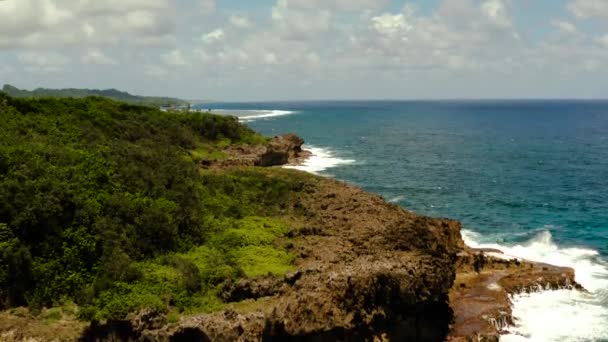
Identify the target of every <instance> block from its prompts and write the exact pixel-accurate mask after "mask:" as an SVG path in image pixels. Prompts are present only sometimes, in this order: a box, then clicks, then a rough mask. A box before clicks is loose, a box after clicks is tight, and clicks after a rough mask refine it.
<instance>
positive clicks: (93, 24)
mask: <svg viewBox="0 0 608 342" xmlns="http://www.w3.org/2000/svg"><path fill="white" fill-rule="evenodd" d="M174 30H175V13H174V8H173V6H172V4H171V3H170V2H169V1H168V0H79V1H73V0H3V1H0V48H2V47H8V48H14V47H16V48H48V47H58V46H76V47H94V46H99V45H107V44H113V45H116V44H118V43H119V42H125V41H129V42H130V43H131V44H134V45H137V44H139V42H142V41H144V40H147V39H150V38H151V37H158V36H167V35H169V34H171V33H172V32H173V31H174Z"/></svg>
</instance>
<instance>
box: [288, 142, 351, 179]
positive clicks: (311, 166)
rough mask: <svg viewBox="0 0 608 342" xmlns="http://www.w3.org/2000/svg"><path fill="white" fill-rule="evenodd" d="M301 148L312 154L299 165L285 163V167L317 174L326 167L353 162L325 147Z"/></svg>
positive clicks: (326, 168)
mask: <svg viewBox="0 0 608 342" xmlns="http://www.w3.org/2000/svg"><path fill="white" fill-rule="evenodd" d="M302 148H303V149H305V150H307V151H310V152H311V153H312V155H311V156H310V157H309V158H308V159H306V160H305V161H304V162H303V163H302V164H300V165H287V166H285V168H288V169H296V170H301V171H306V172H310V173H313V174H319V173H322V172H324V171H326V170H328V169H331V168H335V167H338V166H342V165H348V164H353V163H354V162H355V160H352V159H342V158H338V157H337V156H336V153H335V152H333V151H331V150H329V149H326V148H321V147H313V146H306V145H305V146H303V147H302Z"/></svg>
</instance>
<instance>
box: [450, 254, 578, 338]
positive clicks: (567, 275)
mask: <svg viewBox="0 0 608 342" xmlns="http://www.w3.org/2000/svg"><path fill="white" fill-rule="evenodd" d="M483 252H484V251H481V250H474V249H468V248H467V249H466V250H465V251H463V252H461V253H460V254H459V258H458V262H457V276H456V281H455V282H454V287H453V288H452V290H451V291H450V306H451V307H452V308H453V309H454V313H455V320H454V324H453V326H452V330H451V333H450V336H449V338H448V341H451V342H457V341H492V342H493V341H498V340H499V339H500V335H501V334H503V333H505V329H506V328H507V327H508V326H512V325H513V324H515V322H514V318H513V316H512V310H511V309H512V307H511V300H510V296H512V295H515V294H520V293H523V292H526V293H530V292H537V291H547V290H558V289H571V290H583V288H582V287H581V286H580V285H579V284H578V283H577V282H576V281H575V279H574V278H575V277H574V276H575V275H574V270H573V269H571V268H567V267H557V266H552V265H547V264H542V263H534V262H529V261H523V260H516V259H512V260H509V259H505V258H499V257H496V256H484V255H483ZM486 252H490V254H494V255H497V254H498V255H499V254H500V253H501V252H500V251H486ZM476 259H477V260H483V262H482V265H478V266H477V267H478V270H475V260H476ZM480 266H481V267H480ZM478 271H479V272H478Z"/></svg>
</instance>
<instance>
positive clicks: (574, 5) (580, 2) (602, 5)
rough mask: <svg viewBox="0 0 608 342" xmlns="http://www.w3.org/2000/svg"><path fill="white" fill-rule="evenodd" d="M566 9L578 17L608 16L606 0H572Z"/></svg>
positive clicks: (607, 2)
mask: <svg viewBox="0 0 608 342" xmlns="http://www.w3.org/2000/svg"><path fill="white" fill-rule="evenodd" d="M568 9H569V10H570V12H572V13H573V14H574V15H575V16H576V17H578V18H582V19H585V18H608V1H606V0H574V1H572V2H571V3H569V4H568Z"/></svg>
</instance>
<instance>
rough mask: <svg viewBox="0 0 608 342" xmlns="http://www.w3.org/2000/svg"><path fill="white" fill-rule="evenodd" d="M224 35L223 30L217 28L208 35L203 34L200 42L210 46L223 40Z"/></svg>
mask: <svg viewBox="0 0 608 342" xmlns="http://www.w3.org/2000/svg"><path fill="white" fill-rule="evenodd" d="M225 35H226V34H225V33H224V30H222V29H219V28H218V29H215V30H213V31H211V32H209V33H206V34H204V35H203V37H202V40H203V42H204V43H205V44H212V43H215V42H219V41H221V40H223V39H224V36H225Z"/></svg>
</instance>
